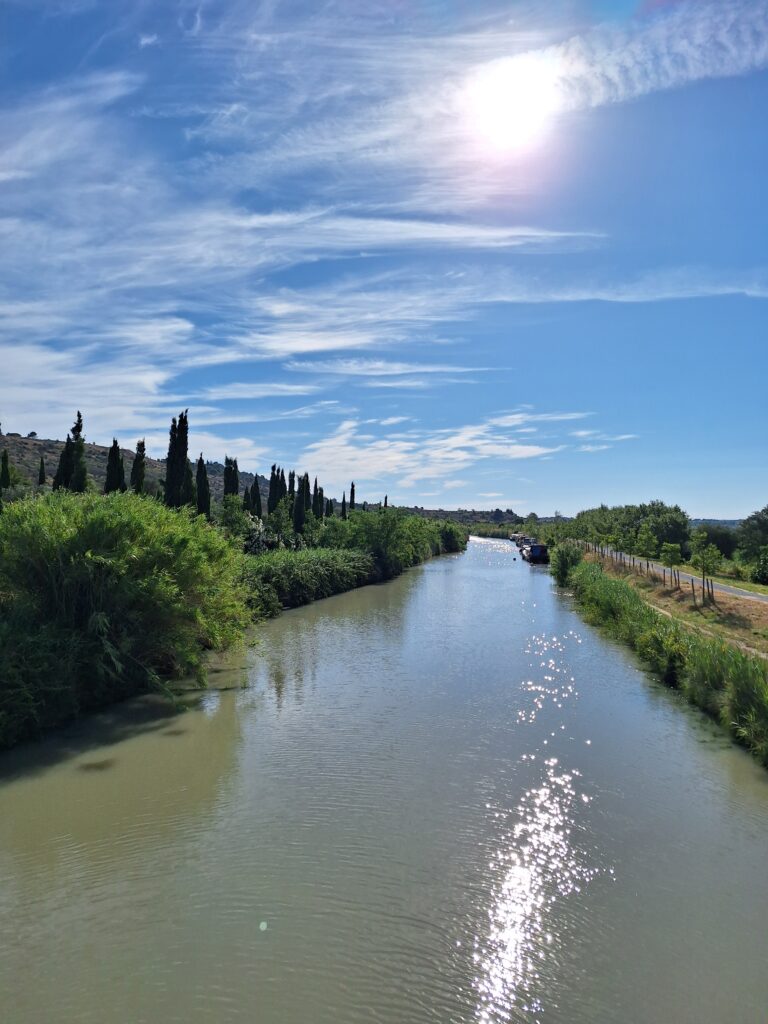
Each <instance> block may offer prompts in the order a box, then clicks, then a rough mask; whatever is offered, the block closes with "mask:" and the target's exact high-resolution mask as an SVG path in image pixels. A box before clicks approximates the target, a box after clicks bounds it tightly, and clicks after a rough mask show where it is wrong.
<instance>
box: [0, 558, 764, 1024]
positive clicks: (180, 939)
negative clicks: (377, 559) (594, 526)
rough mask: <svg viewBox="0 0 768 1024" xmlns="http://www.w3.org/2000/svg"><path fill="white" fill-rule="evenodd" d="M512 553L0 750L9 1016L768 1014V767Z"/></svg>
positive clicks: (2, 937)
mask: <svg viewBox="0 0 768 1024" xmlns="http://www.w3.org/2000/svg"><path fill="white" fill-rule="evenodd" d="M516 554H517V552H516V549H515V548H514V547H513V546H512V545H511V544H509V543H508V542H504V541H490V540H473V541H472V542H471V544H470V546H469V549H468V551H467V552H466V554H464V555H457V556H447V557H444V558H440V559H436V560H434V561H432V562H430V563H428V564H426V565H425V566H422V567H421V568H419V569H415V570H412V571H410V572H408V573H407V574H406V575H404V576H403V577H401V578H400V579H398V580H396V581H394V582H392V583H388V584H386V585H382V586H377V587H367V588H364V589H362V590H358V591H354V592H352V593H349V594H345V595H341V596H339V597H335V598H331V599H329V600H326V601H323V602H319V603H317V604H315V605H311V606H309V607H307V608H304V609H299V610H297V611H292V612H288V613H286V614H284V615H282V616H281V617H280V618H278V619H276V620H274V621H272V622H269V623H267V624H265V625H264V626H262V627H260V628H259V630H258V633H257V637H258V644H257V645H256V646H255V647H253V648H252V649H250V650H249V651H248V653H247V655H246V656H245V657H244V658H242V657H241V658H240V659H239V662H238V663H236V664H232V665H230V666H223V667H221V668H220V669H219V670H218V671H217V672H216V673H215V674H214V684H215V687H216V688H212V689H211V690H209V691H207V692H205V693H203V694H202V695H195V696H194V697H193V698H190V706H189V709H188V710H187V711H185V712H183V713H176V712H173V711H172V710H171V709H169V708H168V707H167V706H166V705H165V704H163V702H161V701H159V700H156V699H147V700H143V701H138V702H134V703H131V704H128V705H124V706H121V707H118V708H116V709H113V710H111V711H110V712H109V713H106V714H103V715H99V716H96V717H94V718H92V719H89V720H88V721H87V722H84V723H81V724H79V725H77V726H75V727H72V728H69V729H66V730H63V731H62V732H60V733H58V734H56V735H55V736H53V737H51V738H50V739H47V740H46V741H44V742H43V743H40V744H35V745H31V746H28V747H26V748H24V749H21V750H17V751H13V752H10V753H7V754H5V755H4V756H2V757H0V993H1V996H2V1009H1V1012H2V1017H3V1020H4V1021H7V1022H8V1024H48V1022H51V1024H53V1022H56V1024H75V1022H77V1024H90V1022H93V1024H140V1022H147V1024H160V1022H163V1024H165V1022H184V1024H187V1022H206V1024H207V1022H210V1024H220V1022H228V1021H233V1022H234V1021H237V1022H240V1021H248V1022H256V1024H369V1022H371V1024H377V1022H378V1024H427V1022H435V1024H469V1022H483V1024H501V1022H525V1024H534V1022H540V1024H555V1022H556V1024H603V1022H604V1024H619V1022H620V1024H667V1022H669V1024H682V1022H691V1024H694V1022H695V1024H723V1022H725V1021H728V1022H729V1024H756V1022H758V1021H764V1020H766V1014H768V943H767V942H766V938H767V935H766V929H767V927H768V925H767V923H766V922H768V870H767V865H768V773H766V772H764V771H763V770H762V769H760V768H759V767H758V766H757V765H756V764H754V763H753V762H752V761H751V760H750V758H749V757H748V756H747V755H746V754H744V753H743V752H741V751H739V750H738V749H736V748H734V747H732V746H731V745H730V744H729V743H728V741H727V740H726V739H725V738H724V736H723V735H722V734H721V733H720V732H718V731H717V729H716V728H715V727H714V726H713V725H711V724H710V723H709V722H708V721H706V720H705V719H704V718H703V717H701V716H700V715H699V714H698V713H697V712H695V711H693V710H691V709H689V708H687V707H686V706H684V705H683V704H682V703H681V702H680V701H679V700H678V699H677V697H676V695H675V694H674V693H673V692H670V691H668V690H666V689H664V688H663V687H661V686H659V685H657V684H656V683H654V682H653V680H651V679H650V678H649V677H648V676H647V675H646V674H645V673H644V672H643V671H642V670H641V668H640V667H639V665H638V664H637V663H636V661H635V660H634V658H633V656H632V655H631V653H628V652H627V651H626V650H624V649H623V648H621V647H620V646H618V645H616V644H614V643H612V642H611V641H610V640H608V639H606V638H605V637H604V636H602V635H601V634H600V633H599V632H598V631H597V630H595V629H592V628H591V627H589V626H586V625H585V624H584V623H583V622H582V620H581V619H580V618H579V616H578V615H577V614H576V612H575V611H574V610H573V608H572V606H571V603H570V600H569V598H568V597H567V596H564V595H562V594H559V593H558V592H557V590H556V588H554V587H553V584H552V580H551V577H550V576H549V575H548V574H547V572H546V570H544V569H541V568H538V567H537V568H533V567H530V566H528V565H527V564H525V563H523V562H521V561H520V560H516V559H515V557H514V556H515V555H516Z"/></svg>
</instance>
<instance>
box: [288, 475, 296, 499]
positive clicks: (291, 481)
mask: <svg viewBox="0 0 768 1024" xmlns="http://www.w3.org/2000/svg"><path fill="white" fill-rule="evenodd" d="M288 493H289V494H290V496H291V497H293V496H294V494H295V493H296V471H295V470H293V469H292V470H291V471H290V473H289V474H288Z"/></svg>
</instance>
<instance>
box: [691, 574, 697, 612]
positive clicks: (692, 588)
mask: <svg viewBox="0 0 768 1024" xmlns="http://www.w3.org/2000/svg"><path fill="white" fill-rule="evenodd" d="M691 596H692V597H693V607H694V608H695V607H696V585H695V584H694V582H693V580H691Z"/></svg>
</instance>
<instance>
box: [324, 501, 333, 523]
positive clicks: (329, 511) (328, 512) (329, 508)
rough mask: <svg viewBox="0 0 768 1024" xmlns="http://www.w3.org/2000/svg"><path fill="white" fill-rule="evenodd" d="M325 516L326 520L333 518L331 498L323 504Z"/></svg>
mask: <svg viewBox="0 0 768 1024" xmlns="http://www.w3.org/2000/svg"><path fill="white" fill-rule="evenodd" d="M325 516H326V519H331V518H332V517H333V498H329V499H328V500H327V501H326V503H325Z"/></svg>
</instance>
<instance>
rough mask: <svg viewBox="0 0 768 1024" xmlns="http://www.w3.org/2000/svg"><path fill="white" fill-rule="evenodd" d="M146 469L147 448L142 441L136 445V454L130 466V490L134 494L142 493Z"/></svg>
mask: <svg viewBox="0 0 768 1024" xmlns="http://www.w3.org/2000/svg"><path fill="white" fill-rule="evenodd" d="M146 468H147V446H146V444H145V442H144V440H143V439H142V440H141V441H138V442H137V444H136V454H135V455H134V457H133V465H132V466H131V490H132V491H133V493H134V494H143V493H144V476H145V473H146Z"/></svg>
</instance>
